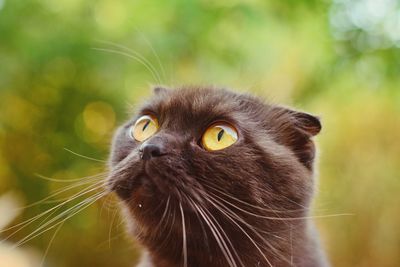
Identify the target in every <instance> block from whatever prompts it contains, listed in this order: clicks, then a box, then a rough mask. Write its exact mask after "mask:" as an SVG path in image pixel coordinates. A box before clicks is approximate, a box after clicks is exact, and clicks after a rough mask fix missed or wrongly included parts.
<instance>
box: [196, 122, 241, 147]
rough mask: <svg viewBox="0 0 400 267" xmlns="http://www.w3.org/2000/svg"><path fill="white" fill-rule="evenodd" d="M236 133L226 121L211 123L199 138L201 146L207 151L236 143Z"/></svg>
mask: <svg viewBox="0 0 400 267" xmlns="http://www.w3.org/2000/svg"><path fill="white" fill-rule="evenodd" d="M237 139H238V133H237V131H236V129H235V128H234V127H233V126H231V125H229V124H228V123H217V124H213V125H211V127H209V128H208V129H207V130H206V131H205V133H204V134H203V137H202V138H201V143H202V145H203V147H204V148H205V149H206V150H208V151H214V150H220V149H224V148H226V147H228V146H231V145H233V144H234V143H236V141H237Z"/></svg>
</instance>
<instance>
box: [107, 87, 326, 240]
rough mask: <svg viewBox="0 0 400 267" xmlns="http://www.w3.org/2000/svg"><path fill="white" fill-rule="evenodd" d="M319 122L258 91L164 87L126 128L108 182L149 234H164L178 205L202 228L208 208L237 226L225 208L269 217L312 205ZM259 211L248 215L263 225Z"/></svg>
mask: <svg viewBox="0 0 400 267" xmlns="http://www.w3.org/2000/svg"><path fill="white" fill-rule="evenodd" d="M320 129H321V124H320V121H319V119H318V118H317V117H315V116H312V115H310V114H307V113H304V112H300V111H295V110H292V109H288V108H285V107H282V106H276V105H270V104H266V103H264V102H262V101H261V100H259V99H258V98H256V97H253V96H250V95H246V94H239V93H234V92H232V91H229V90H224V89H212V88H182V89H175V90H171V89H163V88H157V89H155V90H154V94H153V95H152V97H151V98H150V99H149V101H147V103H145V104H144V105H143V106H142V107H141V108H140V109H139V110H138V111H137V112H136V113H135V115H134V116H133V117H132V118H131V119H130V120H129V121H128V122H126V123H125V124H124V125H122V126H121V127H120V128H119V129H118V130H117V132H116V134H115V137H114V141H113V145H112V151H111V156H110V160H109V167H110V175H109V178H108V180H107V183H108V185H109V187H110V188H111V189H112V190H114V191H115V192H117V194H118V196H119V197H120V198H121V199H123V200H124V203H125V204H126V205H125V206H126V207H127V210H129V215H128V216H130V217H131V218H132V219H133V220H134V221H135V222H136V223H135V225H136V227H138V228H140V231H138V233H139V232H140V235H142V239H144V240H146V235H148V236H152V239H156V238H157V237H156V235H159V234H160V233H157V231H156V227H158V226H159V224H160V223H161V224H162V223H163V222H162V221H164V222H165V221H166V220H167V219H166V216H168V215H166V214H165V213H168V214H169V213H172V210H174V212H175V213H174V214H179V215H183V214H181V212H182V213H184V214H186V216H187V217H189V219H187V220H193V222H191V223H190V225H191V227H192V228H193V229H194V228H196V225H198V224H199V221H198V220H197V219H194V218H195V217H196V216H197V217H199V216H200V217H204V216H207V215H206V214H207V213H208V212H210V213H211V215H212V216H214V217H215V218H217V217H221V218H220V220H219V221H220V222H221V225H223V224H224V223H226V224H229V222H228V221H229V220H228V219H227V218H225V219H224V218H223V216H222V215H221V214H219V213H218V211H215V210H218V207H220V208H221V207H222V206H223V207H225V208H227V209H228V208H229V209H230V211H232V212H234V213H235V214H239V213H241V212H242V213H243V212H245V211H246V212H251V213H255V214H262V215H263V216H267V215H271V214H275V213H274V212H275V211H294V210H302V211H304V207H308V205H309V201H310V198H311V196H312V189H313V179H312V172H313V160H314V155H315V148H314V143H313V141H312V137H313V136H315V135H316V134H318V133H319V131H320ZM167 206H168V207H167ZM167 210H168V211H167ZM203 212H204V214H203V215H202V213H203ZM268 212H270V213H268ZM271 212H272V213H271ZM190 214H191V215H192V217H193V218H192V217H190ZM284 214H286V213H284ZM284 214H283V215H282V216H284ZM220 215H221V216H220ZM232 216H233V215H232ZM271 216H272V215H271ZM275 216H276V214H275ZM177 217H179V218H181V219H179V218H178V219H177V220H178V221H179V220H182V217H181V216H177ZM247 217H251V216H247ZM253 219H254V221H253V222H252V221H251V220H252V219H251V218H249V219H248V220H247V219H246V222H247V223H255V224H258V223H259V222H257V218H253ZM160 221H161V222H160ZM264 221H265V220H264ZM266 223H268V222H266ZM178 225H179V227H181V224H178ZM259 227H262V225H260V226H259ZM180 229H181V228H180ZM176 231H178V232H179V231H181V230H178V229H177V230H176Z"/></svg>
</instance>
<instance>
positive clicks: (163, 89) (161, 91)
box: [153, 85, 171, 95]
mask: <svg viewBox="0 0 400 267" xmlns="http://www.w3.org/2000/svg"><path fill="white" fill-rule="evenodd" d="M170 90H171V89H169V88H167V87H164V86H159V85H157V86H154V87H153V93H154V94H155V95H161V94H166V93H168V92H169V91H170Z"/></svg>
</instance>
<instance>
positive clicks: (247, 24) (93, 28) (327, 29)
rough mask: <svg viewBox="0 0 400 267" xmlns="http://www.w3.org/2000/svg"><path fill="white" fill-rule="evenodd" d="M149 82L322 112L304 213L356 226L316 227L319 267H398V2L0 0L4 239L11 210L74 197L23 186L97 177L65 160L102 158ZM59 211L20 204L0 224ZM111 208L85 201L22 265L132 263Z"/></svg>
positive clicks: (30, 246) (132, 251) (87, 164)
mask: <svg viewBox="0 0 400 267" xmlns="http://www.w3.org/2000/svg"><path fill="white" fill-rule="evenodd" d="M129 50H131V51H129ZM134 58H136V60H135V59H134ZM140 62H142V63H143V64H142V63H140ZM160 62H161V63H160ZM158 83H162V84H166V85H169V86H175V85H182V84H201V85H203V84H205V85H210V84H212V85H218V86H225V87H231V88H234V89H236V90H240V91H250V92H254V93H256V94H258V95H261V96H266V97H268V98H269V99H271V100H273V101H274V102H278V103H282V104H286V105H292V106H294V107H297V108H300V109H304V110H307V111H309V112H312V113H315V114H318V115H320V116H321V118H322V123H323V130H322V132H321V134H320V135H319V136H318V137H317V138H316V140H317V142H318V144H319V148H320V153H319V154H320V155H319V160H318V161H319V162H318V164H319V175H318V176H319V189H318V196H317V198H316V201H315V211H314V213H315V214H316V215H320V214H337V213H352V214H353V215H352V216H338V217H332V218H321V219H318V220H316V222H317V225H318V228H319V230H320V233H321V238H322V242H323V244H324V246H325V248H326V251H327V253H328V255H329V259H330V261H331V262H332V264H333V266H393V267H394V266H399V265H400V1H398V0H380V1H375V0H354V1H353V0H333V1H329V0H326V1H317V0H275V1H271V0H270V1H261V0H243V1H240V0H221V1H211V0H202V1H187V0H172V1H163V0H158V1H135V0H114V1H112V0H95V1H83V0H82V1H80V0H58V1H53V0H42V1H39V0H0V196H1V195H3V198H0V211H1V213H0V228H1V227H3V228H6V227H7V226H5V224H7V223H8V221H7V220H11V217H13V216H16V215H17V212H15V211H16V209H15V208H12V205H10V203H14V202H15V203H14V204H13V205H28V204H30V203H33V202H35V201H38V200H40V199H42V198H45V197H46V196H48V195H50V194H51V193H52V192H56V190H59V189H63V188H65V186H68V185H70V184H73V183H72V182H71V183H63V182H59V181H49V180H45V179H41V178H39V177H38V176H37V175H35V174H40V175H43V176H47V177H52V178H53V179H61V180H63V179H65V180H66V179H77V178H80V177H86V176H88V175H93V174H96V173H101V172H103V171H104V170H105V168H104V163H102V162H98V161H94V160H90V159H85V158H83V157H80V156H77V155H75V154H73V153H71V152H69V151H68V150H71V151H74V152H76V153H79V154H82V155H85V156H88V157H92V158H96V159H100V160H105V159H106V158H107V154H108V149H109V143H110V138H111V136H112V133H113V129H115V127H116V126H117V125H118V124H119V123H121V122H123V121H124V119H126V118H127V116H128V113H127V110H128V109H129V107H130V106H131V105H135V103H140V101H141V100H142V99H143V98H144V97H145V96H146V95H149V94H150V90H149V88H150V86H151V85H152V84H158ZM99 179H101V177H100V178H99ZM84 188H85V186H83V187H80V188H72V189H71V190H70V191H67V192H64V193H62V194H59V195H57V196H55V197H54V198H52V200H58V201H62V200H63V199H65V198H66V197H68V196H71V195H72V194H74V193H77V192H79V190H81V189H84ZM93 194H94V192H92V193H88V194H87V195H84V196H82V197H81V198H79V199H78V200H77V201H75V202H74V201H72V203H73V204H77V203H79V202H78V201H79V200H84V199H85V196H90V195H93ZM55 204H56V203H54V202H53V203H47V204H46V203H45V204H43V205H38V206H33V207H29V208H27V209H25V210H23V212H21V213H20V214H19V215H18V216H17V218H16V219H14V220H13V223H12V224H11V225H8V227H9V226H12V225H15V224H18V223H20V222H23V221H24V220H26V219H29V218H31V217H33V216H35V215H37V214H39V213H40V212H43V211H45V210H47V209H48V208H49V207H52V206H54V205H55ZM73 204H70V203H67V204H66V206H67V207H73ZM115 205H116V200H115V199H112V198H110V197H107V198H105V199H104V200H101V201H98V202H96V203H95V204H93V205H92V206H90V207H89V208H87V209H86V210H85V211H83V212H82V213H80V214H78V215H76V216H74V217H73V218H71V219H70V220H68V221H67V222H66V223H65V224H64V225H63V226H62V228H61V229H60V231H58V233H57V236H56V237H55V238H54V240H53V242H52V243H51V240H52V236H53V233H54V231H55V230H57V229H56V228H53V229H51V230H49V231H48V232H46V233H44V234H43V235H40V236H38V237H36V238H34V239H33V240H31V241H29V242H27V243H26V244H24V245H23V246H22V248H23V251H22V253H26V255H28V256H27V257H29V258H30V259H31V260H29V261H30V262H31V266H38V265H34V264H33V262H34V260H33V258H36V261H38V262H39V263H40V261H41V260H42V258H43V255H44V254H46V253H45V251H46V250H47V247H49V244H50V245H51V246H50V247H49V250H48V253H47V255H46V257H45V263H46V266H50V267H52V266H57V267H64V266H65V267H70V266H97V267H102V266H108V267H109V266H113V267H119V266H121V267H123V266H124V267H128V266H132V262H134V261H135V259H136V258H137V255H138V247H137V246H136V245H134V244H132V243H131V242H130V241H129V240H127V238H124V234H123V225H122V224H121V220H120V219H119V218H118V215H115V210H116V208H115V207H116V206H115ZM7 207H8V208H7ZM65 209H66V208H63V209H61V211H62V210H65ZM61 211H60V210H58V211H56V213H54V214H53V215H52V216H55V215H57V214H60V212H61ZM13 213H15V214H13ZM47 215H48V214H47ZM45 218H46V216H45V217H43V218H42V219H45ZM41 221H42V220H38V222H35V223H33V224H31V225H28V226H27V227H26V228H24V229H22V230H21V231H20V232H17V233H15V235H13V236H11V237H10V238H9V241H8V242H12V243H15V242H18V241H19V240H21V239H22V238H24V237H26V236H27V235H28V234H30V233H32V232H33V231H34V230H35V229H37V228H38V227H39V226H40V222H41ZM1 223H3V224H4V225H1ZM14 231H15V229H11V230H7V231H5V232H3V233H1V234H0V239H5V238H6V237H8V236H9V235H10V234H12V233H14ZM8 244H10V243H8ZM4 246H7V245H4ZM4 255H5V254H4ZM8 255H10V254H8ZM1 257H2V254H1V249H0V262H1V261H2V259H1ZM3 257H5V256H3ZM16 257H19V256H16ZM21 257H22V256H21ZM10 261H11V260H10ZM3 264H4V259H3ZM0 265H1V263H0ZM14 266H22V265H17V264H14V265H12V263H9V264H8V265H7V267H14ZM24 266H27V265H24Z"/></svg>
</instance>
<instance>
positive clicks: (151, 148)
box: [139, 144, 163, 160]
mask: <svg viewBox="0 0 400 267" xmlns="http://www.w3.org/2000/svg"><path fill="white" fill-rule="evenodd" d="M161 149H162V148H161V146H160V145H155V144H143V145H142V146H141V147H140V149H139V152H140V154H141V158H142V159H143V160H149V159H151V158H156V157H160V156H162V155H163V153H162V151H161Z"/></svg>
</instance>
